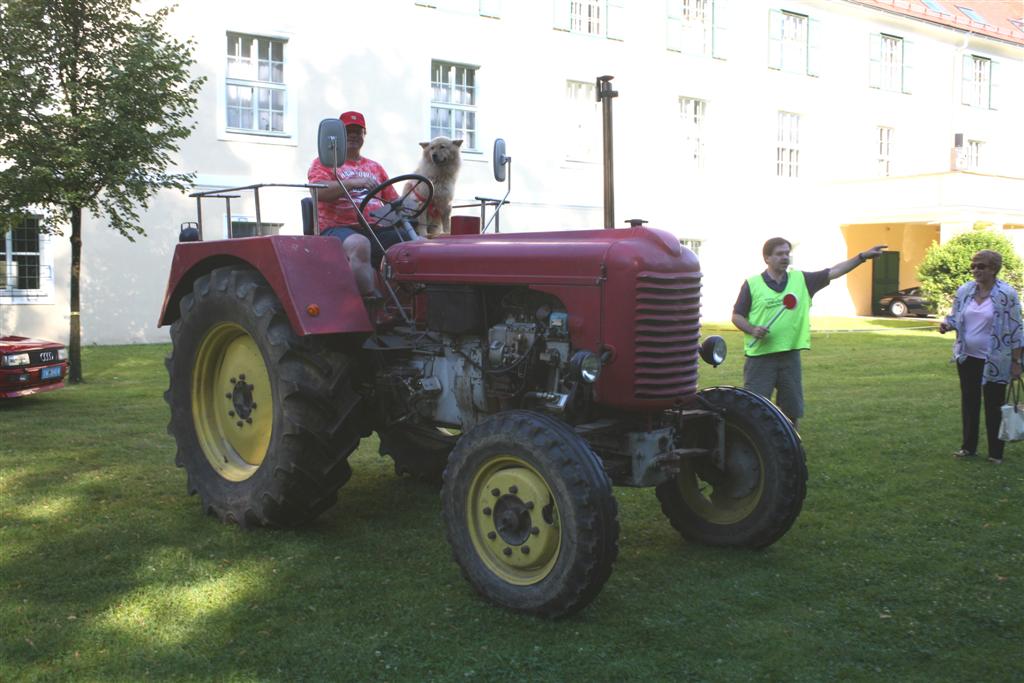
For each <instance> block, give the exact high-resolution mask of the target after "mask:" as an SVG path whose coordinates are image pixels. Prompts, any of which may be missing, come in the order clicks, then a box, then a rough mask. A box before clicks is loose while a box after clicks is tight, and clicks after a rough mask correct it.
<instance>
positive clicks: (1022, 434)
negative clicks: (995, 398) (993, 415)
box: [999, 378, 1024, 441]
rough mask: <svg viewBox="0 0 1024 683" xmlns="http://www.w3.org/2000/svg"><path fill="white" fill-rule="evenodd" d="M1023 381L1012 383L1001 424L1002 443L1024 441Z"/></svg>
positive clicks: (1000, 437) (1016, 380)
mask: <svg viewBox="0 0 1024 683" xmlns="http://www.w3.org/2000/svg"><path fill="white" fill-rule="evenodd" d="M1020 394H1021V380H1020V379H1019V378H1018V379H1015V380H1013V381H1011V382H1010V389H1009V391H1007V392H1006V403H1005V404H1004V405H1003V408H1002V411H1003V420H1002V422H1000V423H999V439H1000V440H1001V441H1024V403H1021V402H1020Z"/></svg>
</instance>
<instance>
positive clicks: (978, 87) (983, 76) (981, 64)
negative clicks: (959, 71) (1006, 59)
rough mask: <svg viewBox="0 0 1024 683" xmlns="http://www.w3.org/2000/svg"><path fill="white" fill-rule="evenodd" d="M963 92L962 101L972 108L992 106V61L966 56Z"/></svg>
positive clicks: (964, 60)
mask: <svg viewBox="0 0 1024 683" xmlns="http://www.w3.org/2000/svg"><path fill="white" fill-rule="evenodd" d="M962 90H963V92H962V93H961V98H960V101H961V102H963V103H964V104H967V105H970V106H972V107H990V106H991V105H992V60H991V59H986V58H985V57H978V56H977V55H964V58H963V88H962Z"/></svg>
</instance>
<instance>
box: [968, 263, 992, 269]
mask: <svg viewBox="0 0 1024 683" xmlns="http://www.w3.org/2000/svg"><path fill="white" fill-rule="evenodd" d="M971 270H988V264H987V263H972V264H971Z"/></svg>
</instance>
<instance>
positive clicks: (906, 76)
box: [903, 39, 914, 95]
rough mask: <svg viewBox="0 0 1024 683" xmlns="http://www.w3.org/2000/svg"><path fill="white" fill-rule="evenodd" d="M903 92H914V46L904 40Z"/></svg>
mask: <svg viewBox="0 0 1024 683" xmlns="http://www.w3.org/2000/svg"><path fill="white" fill-rule="evenodd" d="M903 92H905V93H906V94H908V95H909V94H910V93H912V92H914V44H913V43H912V42H910V41H909V40H906V39H904V40H903Z"/></svg>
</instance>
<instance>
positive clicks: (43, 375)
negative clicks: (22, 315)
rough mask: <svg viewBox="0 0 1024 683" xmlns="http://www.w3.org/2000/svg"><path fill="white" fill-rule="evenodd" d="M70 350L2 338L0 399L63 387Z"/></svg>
mask: <svg viewBox="0 0 1024 683" xmlns="http://www.w3.org/2000/svg"><path fill="white" fill-rule="evenodd" d="M67 374H68V350H67V349H66V348H64V345H63V344H59V343H57V342H52V341H46V340H45V339H29V338H27V337H14V336H5V337H0V399H4V398H17V397H18V396H28V395H29V394H36V393H39V392H41V391H51V390H53V389H60V388H61V387H62V386H64V377H66V376H67Z"/></svg>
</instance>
